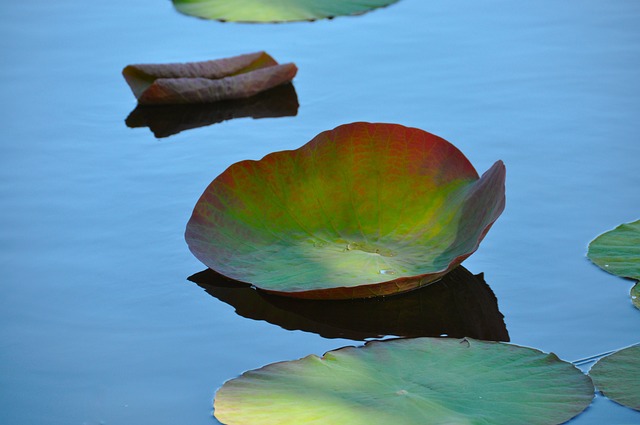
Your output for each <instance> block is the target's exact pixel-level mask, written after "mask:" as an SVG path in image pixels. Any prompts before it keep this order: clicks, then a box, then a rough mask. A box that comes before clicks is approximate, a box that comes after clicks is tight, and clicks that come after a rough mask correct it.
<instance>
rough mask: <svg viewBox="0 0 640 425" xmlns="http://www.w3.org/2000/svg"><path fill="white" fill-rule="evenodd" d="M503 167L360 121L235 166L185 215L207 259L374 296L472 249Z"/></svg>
mask: <svg viewBox="0 0 640 425" xmlns="http://www.w3.org/2000/svg"><path fill="white" fill-rule="evenodd" d="M504 181H505V167H504V164H503V163H502V162H501V161H498V162H496V163H495V164H494V165H493V166H492V167H491V169H490V170H489V171H487V172H486V173H485V174H484V175H483V176H482V178H480V179H479V178H478V174H477V173H476V171H475V169H474V168H473V166H472V165H471V163H469V161H468V160H467V158H465V156H464V155H463V154H462V153H461V152H460V151H459V150H458V149H456V148H455V147H454V146H453V145H452V144H450V143H449V142H447V141H445V140H444V139H441V138H439V137H437V136H434V135H433V134H430V133H427V132H425V131H422V130H419V129H415V128H407V127H403V126H400V125H396V124H370V123H353V124H347V125H343V126H340V127H337V128H336V129H334V130H331V131H326V132H323V133H321V134H319V135H318V136H316V137H315V138H314V139H313V140H312V141H310V142H309V143H307V144H306V145H304V146H302V147H301V148H299V149H297V150H294V151H283V152H276V153H272V154H270V155H267V156H266V157H264V158H263V159H262V160H260V161H242V162H239V163H236V164H233V165H232V166H230V167H229V168H228V169H227V170H226V171H225V172H224V173H222V174H221V175H220V176H218V177H217V178H216V179H215V180H214V181H213V182H212V183H211V184H210V185H209V187H208V188H207V189H206V190H205V192H204V194H203V195H202V196H201V198H200V199H199V201H198V202H197V204H196V206H195V208H194V211H193V215H192V216H191V219H190V220H189V223H188V224H187V229H186V235H185V236H186V240H187V243H188V245H189V248H190V249H191V251H192V252H193V254H194V255H195V256H196V257H197V258H198V259H199V260H200V261H202V262H203V263H204V264H206V265H207V266H208V267H209V268H211V269H214V270H216V271H217V272H219V273H221V274H223V275H225V276H227V277H230V278H232V279H235V280H239V281H242V282H248V283H251V284H253V285H255V286H256V287H258V288H261V289H263V290H266V291H271V292H274V293H279V294H282V295H288V296H295V297H301V298H324V299H345V298H367V297H373V296H379V295H389V294H395V293H401V292H405V291H408V290H411V289H415V288H417V287H419V286H423V285H426V284H429V283H431V282H433V281H435V280H437V279H439V278H440V277H442V276H444V275H445V274H446V273H447V272H448V271H450V270H453V269H454V268H455V267H456V266H458V265H459V264H460V263H461V262H462V261H463V260H464V259H466V258H467V257H468V256H469V255H471V254H472V253H473V252H474V251H475V250H476V249H477V248H478V245H479V243H480V241H481V240H482V239H483V238H484V236H485V235H486V233H487V231H488V230H489V228H490V227H491V225H492V224H493V222H494V221H495V220H496V219H497V218H498V216H499V215H500V214H501V213H502V211H503V209H504V203H505V196H504V190H505V189H504Z"/></svg>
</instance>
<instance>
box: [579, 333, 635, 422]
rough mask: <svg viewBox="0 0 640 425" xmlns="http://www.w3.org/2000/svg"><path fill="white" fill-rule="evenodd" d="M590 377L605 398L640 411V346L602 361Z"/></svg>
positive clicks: (591, 372)
mask: <svg viewBox="0 0 640 425" xmlns="http://www.w3.org/2000/svg"><path fill="white" fill-rule="evenodd" d="M589 375H590V376H591V378H592V379H593V382H594V384H595V385H596V387H597V388H598V389H599V390H600V391H601V392H602V393H603V394H604V395H605V396H607V397H609V398H610V399H612V400H613V401H615V402H616V403H619V404H622V405H623V406H627V407H630V408H632V409H635V410H640V345H634V346H632V347H629V348H625V349H623V350H620V351H618V352H616V353H614V354H611V355H609V356H607V357H604V358H602V359H600V360H599V361H598V363H596V364H595V365H594V366H593V367H592V368H591V371H589Z"/></svg>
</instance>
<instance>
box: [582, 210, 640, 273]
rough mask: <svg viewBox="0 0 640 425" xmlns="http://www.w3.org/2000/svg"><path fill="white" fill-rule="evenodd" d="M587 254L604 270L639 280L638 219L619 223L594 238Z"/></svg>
mask: <svg viewBox="0 0 640 425" xmlns="http://www.w3.org/2000/svg"><path fill="white" fill-rule="evenodd" d="M587 256H588V257H589V259H590V260H591V261H593V262H594V263H595V264H596V265H598V267H600V268H601V269H603V270H604V271H607V272H609V273H611V274H614V275H616V276H621V277H628V278H631V279H636V280H640V220H637V221H634V222H632V223H626V224H621V225H620V226H618V227H616V228H615V229H613V230H610V231H608V232H606V233H603V234H602V235H600V236H598V237H597V238H595V239H594V240H593V241H592V242H591V243H590V244H589V252H588V253H587Z"/></svg>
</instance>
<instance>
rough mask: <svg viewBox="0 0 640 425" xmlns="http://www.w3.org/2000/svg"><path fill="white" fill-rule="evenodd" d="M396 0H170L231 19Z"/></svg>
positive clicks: (266, 18)
mask: <svg viewBox="0 0 640 425" xmlns="http://www.w3.org/2000/svg"><path fill="white" fill-rule="evenodd" d="M397 1H398V0H322V1H318V0H277V1H274V0H173V5H174V6H175V8H176V9H177V10H178V11H179V12H181V13H184V14H185V15H190V16H196V17H199V18H205V19H215V20H219V21H233V22H292V21H313V20H316V19H324V18H332V17H335V16H343V15H359V14H362V13H365V12H368V11H370V10H373V9H377V8H379V7H383V6H388V5H390V4H392V3H395V2H397Z"/></svg>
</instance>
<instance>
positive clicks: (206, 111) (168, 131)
mask: <svg viewBox="0 0 640 425" xmlns="http://www.w3.org/2000/svg"><path fill="white" fill-rule="evenodd" d="M298 107H299V103H298V95H297V94H296V90H295V88H294V87H293V84H291V83H289V84H285V85H282V86H279V87H275V88H273V89H270V90H267V91H265V92H262V93H260V94H258V95H255V96H252V97H249V98H247V99H238V100H226V101H221V102H215V103H207V104H178V105H138V106H137V107H136V108H135V109H134V110H133V111H131V113H130V114H129V116H128V117H127V119H126V120H125V123H126V125H127V126H128V127H130V128H139V127H149V129H150V130H151V131H152V132H153V135H154V136H155V137H156V138H158V139H161V138H163V137H169V136H172V135H174V134H178V133H180V132H181V131H185V130H191V129H194V128H198V127H205V126H208V125H212V124H217V123H221V122H223V121H228V120H232V119H235V118H253V119H259V118H278V117H293V116H296V115H297V114H298Z"/></svg>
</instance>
